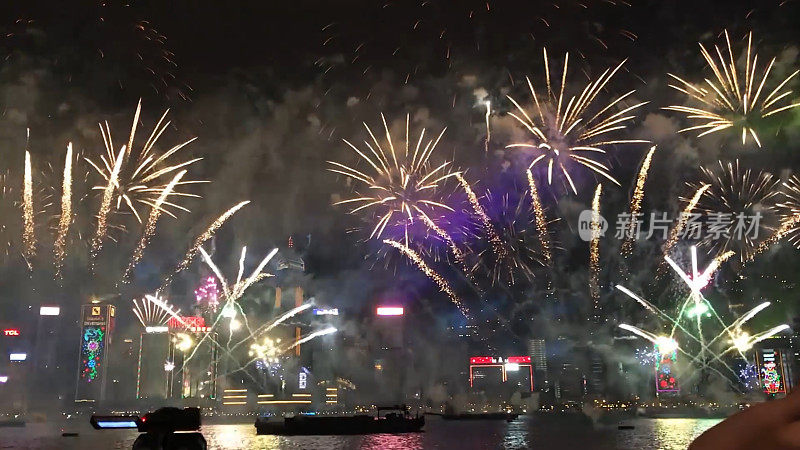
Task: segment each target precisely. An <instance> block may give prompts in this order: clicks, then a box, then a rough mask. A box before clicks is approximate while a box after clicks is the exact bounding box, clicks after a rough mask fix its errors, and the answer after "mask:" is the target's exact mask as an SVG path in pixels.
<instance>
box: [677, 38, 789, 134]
mask: <svg viewBox="0 0 800 450" xmlns="http://www.w3.org/2000/svg"><path fill="white" fill-rule="evenodd" d="M724 35H725V44H726V47H727V55H726V54H725V52H724V51H723V50H720V48H719V46H718V45H714V52H713V53H712V52H710V51H708V50H707V49H706V47H705V46H703V44H700V53H702V55H703V58H704V59H705V61H706V63H707V64H708V67H709V68H710V69H711V71H712V72H713V73H714V77H713V79H708V78H706V79H705V84H694V83H690V82H688V81H686V80H684V79H682V78H680V77H678V76H676V75H673V74H669V76H670V77H672V79H673V80H674V81H676V82H677V83H676V84H670V87H672V88H673V89H676V90H678V91H680V92H682V93H684V94H686V96H687V97H688V98H689V99H690V101H692V102H694V103H695V104H697V106H686V105H673V106H668V107H666V108H664V109H667V110H671V111H676V112H680V113H683V114H684V115H685V116H686V118H687V119H689V120H693V121H697V122H699V125H693V126H690V127H688V128H684V129H682V130H680V132H686V131H693V130H698V131H701V133H700V134H699V135H698V137H701V136H705V135H708V134H711V133H715V132H719V131H722V130H726V129H729V128H732V129H734V130H741V132H740V134H741V139H742V145H744V144H746V143H747V140H748V138H749V137H752V139H753V141H755V143H756V145H758V146H759V147H761V140H760V139H759V138H758V133H757V132H756V129H757V128H758V124H759V122H761V121H762V120H763V119H765V118H767V117H769V116H772V115H774V114H777V113H780V112H782V111H786V110H789V109H792V108H796V107H798V106H800V102H796V103H792V102H791V100H790V95H791V94H792V91H791V90H789V89H785V87H786V85H787V83H788V82H789V80H791V79H792V78H794V77H795V76H796V75H797V74H798V73H799V72H800V71H794V72H792V73H791V74H790V75H789V76H787V77H786V78H784V79H783V81H781V82H779V83H778V84H777V86H776V87H775V88H773V89H772V90H771V91H770V90H769V87H766V86H767V84H768V81H769V85H770V87H771V86H772V85H773V83H772V80H771V78H770V73H771V72H772V69H773V67H774V65H775V59H776V58H774V57H773V58H772V59H771V60H770V61H769V63H768V64H766V67H765V68H763V70H762V69H759V68H758V54H757V53H756V52H755V50H754V49H753V45H752V44H753V33H752V32H750V33H748V34H747V36H746V37H747V50H746V54H745V61H744V64H741V61H739V62H738V63H737V59H736V57H735V56H734V52H733V48H732V46H731V40H730V37H729V36H728V31H727V30H725V32H724ZM737 134H739V131H737Z"/></svg>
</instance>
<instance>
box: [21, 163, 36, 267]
mask: <svg viewBox="0 0 800 450" xmlns="http://www.w3.org/2000/svg"><path fill="white" fill-rule="evenodd" d="M22 218H23V229H22V245H23V253H22V254H23V256H25V260H26V261H27V263H28V267H29V268H30V267H31V263H32V261H31V260H32V258H33V257H34V256H35V255H36V234H35V232H34V222H33V171H32V170H31V153H30V152H29V151H27V150H26V151H25V179H24V182H23V186H22Z"/></svg>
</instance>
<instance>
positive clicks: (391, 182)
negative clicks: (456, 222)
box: [328, 114, 456, 242]
mask: <svg viewBox="0 0 800 450" xmlns="http://www.w3.org/2000/svg"><path fill="white" fill-rule="evenodd" d="M381 120H382V122H383V128H384V131H385V141H384V142H383V145H381V142H380V141H379V140H378V138H377V137H376V136H375V134H374V133H373V132H372V130H371V129H370V127H369V126H368V125H367V124H364V127H365V128H366V130H367V133H368V134H369V136H370V138H371V139H372V142H371V143H370V142H369V141H367V140H365V141H364V145H365V146H366V148H367V149H368V150H361V149H359V148H358V147H356V146H355V145H353V144H351V143H350V142H349V141H347V140H345V141H344V142H345V143H346V144H347V145H348V146H349V147H350V148H352V149H353V150H354V151H355V152H356V154H357V155H358V156H359V158H360V159H361V160H362V161H363V162H365V163H366V164H367V168H366V169H364V170H359V169H358V168H356V167H354V166H348V165H345V164H342V163H338V162H335V161H328V164H329V165H330V167H329V168H328V170H330V171H331V172H335V173H339V174H342V175H344V176H346V177H348V178H350V179H352V180H353V181H355V182H358V183H360V185H361V188H356V191H355V196H354V197H352V198H349V199H346V200H342V201H339V202H336V203H335V204H336V205H352V206H354V207H353V209H352V210H351V211H350V213H351V214H355V213H358V212H361V211H363V212H364V213H366V214H368V219H369V220H370V221H371V222H372V221H377V222H375V225H374V226H373V228H372V231H371V232H370V236H369V237H370V239H371V238H380V237H381V236H383V234H384V232H385V231H386V229H387V228H390V229H392V230H400V231H399V232H400V233H402V235H403V236H404V240H405V241H406V242H408V228H409V226H410V225H411V224H413V223H414V221H415V220H418V218H419V217H420V216H427V215H430V214H432V213H434V212H439V211H442V212H443V211H452V210H453V209H452V208H451V207H449V206H447V205H446V204H445V203H443V201H442V199H441V185H442V183H443V182H444V181H445V180H447V179H448V178H450V177H453V176H455V175H456V174H455V173H453V172H451V171H450V169H451V163H450V162H448V161H445V162H443V163H441V164H438V165H437V164H431V156H432V154H433V151H434V150H435V149H436V144H437V143H438V142H439V140H440V139H441V137H442V135H443V134H444V132H445V130H442V131H441V133H439V135H438V136H436V137H435V138H430V139H427V140H425V129H423V130H422V131H421V132H420V135H419V138H418V139H416V142H411V141H410V140H409V125H410V117H409V116H408V115H406V128H405V143H404V145H401V148H396V147H395V142H394V140H393V139H392V136H391V133H390V132H389V126H388V125H387V123H386V118H385V117H384V116H383V114H381Z"/></svg>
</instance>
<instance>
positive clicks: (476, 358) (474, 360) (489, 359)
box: [469, 356, 531, 364]
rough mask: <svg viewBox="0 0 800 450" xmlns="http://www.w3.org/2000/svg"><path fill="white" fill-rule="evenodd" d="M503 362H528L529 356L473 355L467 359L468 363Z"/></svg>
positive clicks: (529, 360) (529, 361)
mask: <svg viewBox="0 0 800 450" xmlns="http://www.w3.org/2000/svg"><path fill="white" fill-rule="evenodd" d="M504 362H506V363H511V364H530V363H531V357H530V356H509V357H508V358H505V359H503V358H502V357H500V356H473V357H471V358H470V359H469V363H470V364H503V363H504Z"/></svg>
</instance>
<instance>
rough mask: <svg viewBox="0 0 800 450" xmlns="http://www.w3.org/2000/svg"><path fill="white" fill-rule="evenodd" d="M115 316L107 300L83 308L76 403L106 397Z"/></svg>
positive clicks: (112, 307) (99, 399)
mask: <svg viewBox="0 0 800 450" xmlns="http://www.w3.org/2000/svg"><path fill="white" fill-rule="evenodd" d="M114 315H115V309H114V306H113V305H109V304H105V303H89V304H86V305H83V306H82V307H81V334H80V351H79V357H78V384H77V388H76V389H75V401H76V402H96V401H102V400H103V399H104V398H105V390H106V380H107V378H108V377H107V373H108V361H109V358H108V354H109V349H110V347H111V345H112V337H113V332H114Z"/></svg>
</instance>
